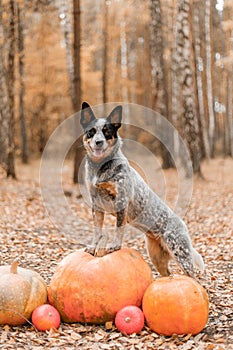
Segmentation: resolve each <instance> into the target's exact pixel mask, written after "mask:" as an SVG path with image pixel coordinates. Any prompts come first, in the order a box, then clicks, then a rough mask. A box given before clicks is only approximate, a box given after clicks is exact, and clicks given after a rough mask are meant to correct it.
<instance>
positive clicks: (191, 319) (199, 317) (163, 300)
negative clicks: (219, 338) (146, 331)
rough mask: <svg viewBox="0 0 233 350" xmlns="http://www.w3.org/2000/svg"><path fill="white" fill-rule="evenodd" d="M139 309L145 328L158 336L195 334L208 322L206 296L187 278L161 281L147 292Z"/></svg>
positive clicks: (155, 283) (179, 277)
mask: <svg viewBox="0 0 233 350" xmlns="http://www.w3.org/2000/svg"><path fill="white" fill-rule="evenodd" d="M142 309H143V312H144V315H145V318H146V322H147V324H148V326H149V327H150V328H151V329H152V330H153V331H155V332H156V333H158V334H163V335H166V336H171V335H172V334H197V333H199V332H200V331H201V330H202V329H203V328H204V327H205V325H206V323H207V320H208V312H209V302H208V295H207V293H206V291H205V289H204V288H203V287H202V286H201V285H200V284H199V283H198V282H197V281H195V280H194V279H193V278H191V277H187V276H183V275H181V276H173V277H162V278H159V279H157V280H155V281H154V282H153V283H152V284H151V285H150V286H149V287H148V288H147V290H146V292H145V294H144V297H143V302H142Z"/></svg>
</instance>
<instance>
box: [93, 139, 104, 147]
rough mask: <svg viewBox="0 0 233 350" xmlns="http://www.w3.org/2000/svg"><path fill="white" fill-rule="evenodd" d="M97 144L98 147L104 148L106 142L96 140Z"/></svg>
mask: <svg viewBox="0 0 233 350" xmlns="http://www.w3.org/2000/svg"><path fill="white" fill-rule="evenodd" d="M95 144H96V146H99V147H101V146H103V144H104V141H102V140H96V141H95Z"/></svg>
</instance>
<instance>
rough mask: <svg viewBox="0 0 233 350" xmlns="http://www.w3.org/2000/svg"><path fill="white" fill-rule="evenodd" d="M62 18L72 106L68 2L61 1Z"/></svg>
mask: <svg viewBox="0 0 233 350" xmlns="http://www.w3.org/2000/svg"><path fill="white" fill-rule="evenodd" d="M60 1H61V5H60V18H61V25H62V28H63V35H64V40H65V49H66V66H67V72H68V77H69V92H70V98H71V102H72V106H73V105H74V104H75V102H74V64H73V57H72V49H71V31H72V26H71V22H70V17H69V10H70V6H69V1H66V0H60Z"/></svg>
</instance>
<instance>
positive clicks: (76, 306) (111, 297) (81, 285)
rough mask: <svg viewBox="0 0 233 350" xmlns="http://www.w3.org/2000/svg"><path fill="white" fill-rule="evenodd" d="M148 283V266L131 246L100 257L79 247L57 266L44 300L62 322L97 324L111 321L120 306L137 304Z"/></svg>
mask: <svg viewBox="0 0 233 350" xmlns="http://www.w3.org/2000/svg"><path fill="white" fill-rule="evenodd" d="M151 282H152V272H151V269H150V267H149V265H148V264H147V263H146V262H145V260H144V259H143V258H142V257H141V255H140V254H139V253H138V252H136V251H134V250H132V249H128V248H125V249H120V250H118V251H116V252H113V253H111V254H108V255H105V256H103V257H94V256H92V255H90V254H88V253H86V252H84V251H82V250H79V251H76V252H74V253H71V254H70V255H68V256H67V257H65V258H64V259H63V260H62V261H61V263H60V264H59V265H58V267H57V269H56V271H55V273H54V275H53V277H52V280H51V283H50V285H49V287H48V299H49V302H50V304H52V305H53V306H54V307H55V308H56V309H57V310H58V311H59V313H60V315H61V318H62V320H63V321H65V322H83V323H95V324H101V323H105V322H107V321H112V320H114V318H115V315H116V313H117V311H118V310H120V309H121V308H122V307H123V306H126V305H136V306H140V305H141V302H142V297H143V294H144V292H145V290H146V288H147V287H148V286H149V284H150V283H151Z"/></svg>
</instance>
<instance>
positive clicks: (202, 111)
mask: <svg viewBox="0 0 233 350" xmlns="http://www.w3.org/2000/svg"><path fill="white" fill-rule="evenodd" d="M198 6H199V4H197V5H194V26H195V28H194V29H195V60H196V81H197V97H198V106H199V120H200V126H201V135H202V143H203V149H204V156H205V157H206V158H210V143H209V135H208V129H207V122H206V118H205V104H204V94H203V82H202V71H203V61H202V57H201V40H200V22H199V16H200V10H199V7H198Z"/></svg>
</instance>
